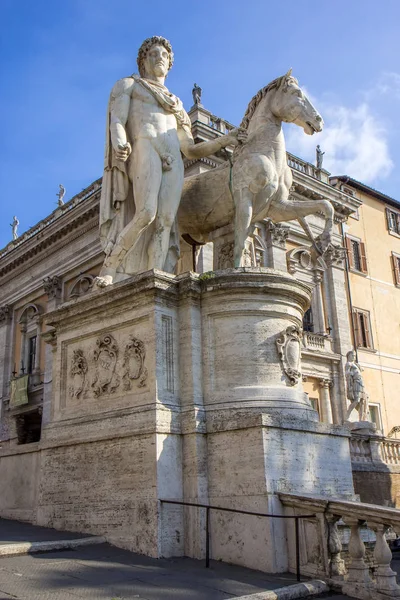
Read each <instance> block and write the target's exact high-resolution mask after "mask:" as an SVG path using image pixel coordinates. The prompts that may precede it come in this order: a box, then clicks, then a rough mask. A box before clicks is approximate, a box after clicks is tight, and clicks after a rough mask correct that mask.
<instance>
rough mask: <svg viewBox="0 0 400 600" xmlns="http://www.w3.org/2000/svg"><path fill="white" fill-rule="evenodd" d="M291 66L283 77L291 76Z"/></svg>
mask: <svg viewBox="0 0 400 600" xmlns="http://www.w3.org/2000/svg"><path fill="white" fill-rule="evenodd" d="M292 71H293V69H292V67H290V69H289V71H288V72H287V73H286V75H285V77H291V76H292Z"/></svg>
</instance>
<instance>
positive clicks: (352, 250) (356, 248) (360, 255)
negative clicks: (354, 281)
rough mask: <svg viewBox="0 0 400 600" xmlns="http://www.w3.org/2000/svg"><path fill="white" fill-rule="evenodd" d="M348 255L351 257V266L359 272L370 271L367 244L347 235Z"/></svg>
mask: <svg viewBox="0 0 400 600" xmlns="http://www.w3.org/2000/svg"><path fill="white" fill-rule="evenodd" d="M345 246H346V250H347V256H348V257H349V268H350V269H351V270H352V271H358V272H359V273H368V266H367V255H366V252H365V244H364V242H362V241H361V240H359V239H357V238H353V237H351V236H347V235H346V237H345Z"/></svg>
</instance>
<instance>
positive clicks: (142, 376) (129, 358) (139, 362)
mask: <svg viewBox="0 0 400 600" xmlns="http://www.w3.org/2000/svg"><path fill="white" fill-rule="evenodd" d="M145 357H146V350H145V346H144V343H143V342H142V341H141V340H139V339H138V338H135V337H134V336H133V335H131V336H130V338H129V342H128V343H127V344H126V346H125V351H124V361H123V363H122V368H123V371H124V373H123V376H122V380H123V389H124V390H125V391H128V390H130V389H131V388H132V381H137V382H138V387H143V386H144V385H145V382H146V379H147V375H148V373H147V369H146V367H145V366H144V359H145Z"/></svg>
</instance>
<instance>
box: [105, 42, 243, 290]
mask: <svg viewBox="0 0 400 600" xmlns="http://www.w3.org/2000/svg"><path fill="white" fill-rule="evenodd" d="M172 63H173V53H172V48H171V44H170V43H169V42H168V40H166V39H165V38H163V37H160V36H154V37H152V38H149V39H147V40H145V41H144V42H143V44H142V46H141V47H140V49H139V54H138V67H139V72H140V77H139V76H137V75H132V76H131V77H127V78H124V79H121V80H119V81H118V82H117V83H116V84H115V86H114V87H113V89H112V92H111V96H110V102H109V110H108V123H107V139H106V159H105V170H104V176H103V185H102V196H101V201H100V238H101V242H102V246H103V250H104V252H105V254H106V258H105V261H104V264H103V267H102V269H101V272H100V275H99V277H97V278H96V284H97V285H98V286H99V287H105V286H107V285H110V284H112V283H113V282H114V281H115V278H116V275H117V269H119V267H120V266H121V264H122V263H123V261H124V260H125V259H126V260H127V259H128V257H127V254H133V255H134V254H135V253H136V255H138V254H139V253H141V254H140V260H139V259H136V263H135V261H134V262H133V263H132V262H131V264H133V265H134V266H133V267H131V268H130V270H129V269H125V274H127V275H132V274H133V273H134V272H138V271H140V270H147V269H160V270H164V269H165V264H166V259H167V255H168V251H169V247H170V236H171V228H173V225H174V221H175V217H176V213H177V210H178V206H179V202H180V198H181V193H182V187H183V177H184V167H183V161H182V156H181V153H183V154H184V155H185V156H186V157H187V158H190V159H196V158H201V157H204V156H208V155H210V154H213V153H215V152H216V151H218V150H220V149H221V148H225V147H226V146H228V145H237V144H238V143H241V142H245V141H246V133H245V132H244V131H243V130H241V129H236V130H233V131H230V132H229V135H224V136H221V137H218V138H216V139H215V140H211V141H208V142H202V143H199V144H194V141H193V137H192V134H191V123H190V119H189V117H188V115H187V113H186V112H185V110H184V108H183V106H182V103H181V101H180V100H179V98H177V97H176V96H174V95H173V94H171V93H170V92H169V91H168V89H167V88H166V87H165V85H164V82H165V78H166V76H167V74H168V71H169V69H170V68H171V66H172ZM129 197H130V201H129ZM131 205H133V206H134V214H133V207H132V206H131ZM149 232H150V233H149ZM139 250H140V252H139ZM139 264H140V265H141V266H140V267H138V265H139Z"/></svg>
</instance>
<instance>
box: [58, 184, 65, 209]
mask: <svg viewBox="0 0 400 600" xmlns="http://www.w3.org/2000/svg"><path fill="white" fill-rule="evenodd" d="M58 187H59V188H60V190H59V192H58V194H56V196H57V198H58V202H57V204H58V206H64V200H63V198H64V196H65V192H66V189H65V187H64V186H63V184H62V183H60V185H59V186H58Z"/></svg>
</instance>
